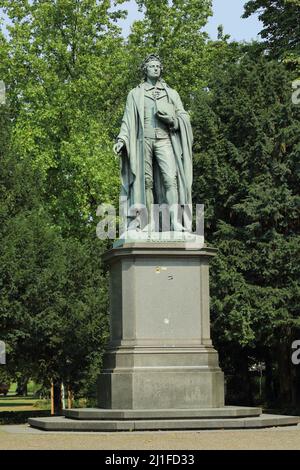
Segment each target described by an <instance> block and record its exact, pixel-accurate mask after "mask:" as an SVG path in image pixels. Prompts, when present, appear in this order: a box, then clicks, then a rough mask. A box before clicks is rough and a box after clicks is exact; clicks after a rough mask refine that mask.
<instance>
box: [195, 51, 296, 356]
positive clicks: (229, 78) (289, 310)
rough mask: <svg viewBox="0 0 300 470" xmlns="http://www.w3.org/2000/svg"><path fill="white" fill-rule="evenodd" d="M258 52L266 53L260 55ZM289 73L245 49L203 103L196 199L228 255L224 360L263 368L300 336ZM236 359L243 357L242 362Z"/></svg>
mask: <svg viewBox="0 0 300 470" xmlns="http://www.w3.org/2000/svg"><path fill="white" fill-rule="evenodd" d="M255 50H256V48H255ZM291 81H292V76H291V74H289V72H287V71H286V70H285V68H284V66H283V65H279V64H278V63H277V62H270V61H268V60H267V59H266V58H265V57H264V56H263V55H261V56H260V57H259V56H258V57H257V55H256V58H255V59H253V57H251V53H250V52H249V53H248V54H247V55H244V54H243V52H242V50H241V51H240V53H239V54H238V55H237V56H236V60H235V61H234V62H232V63H231V64H228V63H227V64H226V69H224V68H223V67H222V66H220V65H219V64H217V65H216V69H215V71H214V73H213V74H212V80H211V82H210V84H209V90H210V91H209V92H208V93H206V94H205V93H204V92H200V93H199V96H198V97H197V99H196V100H195V103H194V110H193V115H194V130H195V140H196V146H195V183H194V192H195V194H194V200H195V201H196V202H200V201H201V202H204V203H205V206H206V233H207V238H208V240H209V242H211V243H213V244H214V245H215V246H217V247H218V249H219V255H218V257H217V259H216V260H215V262H214V266H213V270H212V273H213V276H212V295H213V299H212V319H213V329H214V336H215V338H216V342H217V344H219V345H220V347H221V351H222V350H223V351H224V350H226V349H227V354H228V348H230V349H231V354H232V351H235V354H237V356H236V358H237V359H238V355H239V354H240V352H238V351H240V350H241V348H243V349H245V350H248V353H247V354H248V355H252V356H254V357H256V359H257V360H260V359H261V354H262V351H263V350H266V349H268V348H270V347H272V348H273V350H274V351H275V350H276V348H277V346H276V345H277V344H278V341H279V338H281V339H282V338H284V339H285V342H286V344H287V345H289V347H290V344H291V342H292V341H291V337H292V332H293V331H296V329H297V328H299V325H300V321H299V300H300V299H299V293H300V290H299V274H300V272H299V265H300V260H299V242H300V237H299V203H300V198H299V155H300V153H299V150H300V147H299V142H300V132H299V129H300V126H299V120H300V113H299V108H298V107H296V106H294V105H293V104H292V101H291V91H290V90H291ZM232 358H234V354H232Z"/></svg>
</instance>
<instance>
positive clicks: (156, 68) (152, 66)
mask: <svg viewBox="0 0 300 470" xmlns="http://www.w3.org/2000/svg"><path fill="white" fill-rule="evenodd" d="M160 74H161V64H160V62H159V61H158V60H150V62H148V64H147V66H146V75H147V77H148V78H159V77H160Z"/></svg>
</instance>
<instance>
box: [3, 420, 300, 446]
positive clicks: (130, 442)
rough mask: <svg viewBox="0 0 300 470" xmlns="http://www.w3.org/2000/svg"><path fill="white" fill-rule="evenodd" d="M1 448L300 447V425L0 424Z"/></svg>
mask: <svg viewBox="0 0 300 470" xmlns="http://www.w3.org/2000/svg"><path fill="white" fill-rule="evenodd" d="M0 449H1V450H4V449H6V450H16V449H18V450H23V449H26V450H163V449H165V450H180V449H182V450H193V449H194V450H195V449H199V450H202V449H203V450H204V449H205V450H216V449H218V450H256V449H257V450H263V449H265V450H300V425H298V426H291V427H285V428H271V429H263V430H250V431H248V430H243V431H238V430H237V431H199V432H194V431H183V432H182V431H181V432H160V431H158V432H134V433H132V432H119V433H75V432H74V433H66V432H61V433H57V432H43V431H39V430H36V429H32V428H29V427H28V426H27V425H9V426H8V425H5V426H0Z"/></svg>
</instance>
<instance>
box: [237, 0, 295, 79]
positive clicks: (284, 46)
mask: <svg viewBox="0 0 300 470" xmlns="http://www.w3.org/2000/svg"><path fill="white" fill-rule="evenodd" d="M253 13H259V19H260V20H261V21H262V22H263V25H264V28H263V29H262V31H261V33H260V34H261V37H262V38H263V39H264V40H265V43H264V47H265V48H267V49H268V50H269V52H270V54H271V55H272V57H274V58H280V59H282V58H283V59H284V60H285V62H287V63H290V64H294V65H296V66H297V67H298V70H299V67H300V24H299V16H300V2H299V0H250V1H248V2H247V3H246V5H245V13H244V17H245V18H248V17H249V16H250V15H252V14H253Z"/></svg>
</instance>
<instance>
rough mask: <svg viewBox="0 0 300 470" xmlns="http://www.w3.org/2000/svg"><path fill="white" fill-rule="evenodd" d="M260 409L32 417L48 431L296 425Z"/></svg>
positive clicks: (288, 418) (290, 419)
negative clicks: (261, 412) (262, 412)
mask: <svg viewBox="0 0 300 470" xmlns="http://www.w3.org/2000/svg"><path fill="white" fill-rule="evenodd" d="M260 411H261V410H260V408H246V407H245V408H244V407H224V408H219V409H218V408H215V409H203V410H101V409H78V410H76V409H74V410H66V411H65V414H66V415H68V416H69V417H66V416H57V417H52V418H30V419H29V420H28V423H29V424H30V426H32V427H34V428H38V429H41V430H44V431H86V432H91V431H100V432H101V431H102V432H106V431H167V430H170V431H171V430H173V431H176V430H200V429H203V430H204V429H251V428H267V427H275V426H292V425H297V424H298V423H299V422H300V418H299V417H296V416H281V415H270V414H260Z"/></svg>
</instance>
